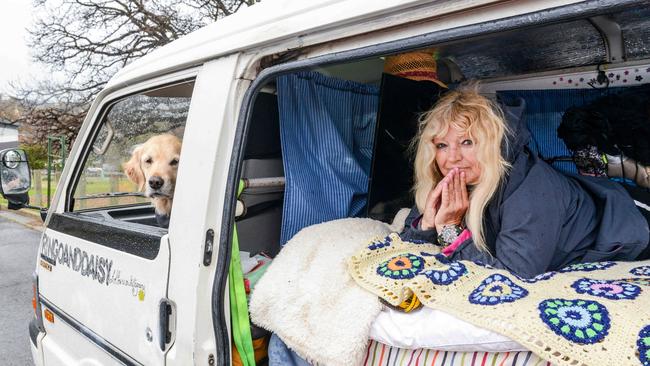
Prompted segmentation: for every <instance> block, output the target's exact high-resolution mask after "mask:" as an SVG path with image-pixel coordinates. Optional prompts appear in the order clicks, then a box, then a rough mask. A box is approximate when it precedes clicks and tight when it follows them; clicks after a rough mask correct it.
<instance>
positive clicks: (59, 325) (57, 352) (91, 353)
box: [35, 318, 124, 366]
mask: <svg viewBox="0 0 650 366" xmlns="http://www.w3.org/2000/svg"><path fill="white" fill-rule="evenodd" d="M54 322H55V324H54V325H53V326H52V327H50V328H49V330H48V332H52V334H51V335H49V334H48V336H46V337H44V338H43V341H42V342H41V345H40V347H39V348H40V349H42V350H43V355H44V358H45V364H46V365H48V366H69V365H79V366H82V365H84V366H111V365H124V363H122V362H120V361H118V360H116V359H115V358H113V357H111V356H110V355H109V354H108V353H106V352H103V351H101V350H99V349H98V348H97V346H96V345H95V344H93V343H92V342H90V341H89V340H88V338H86V337H84V336H82V335H81V334H80V333H79V332H77V330H75V329H74V328H72V327H71V326H70V325H68V324H66V323H65V322H63V321H61V320H60V319H57V318H55V320H54ZM69 344H74V345H75V347H69ZM35 364H36V365H39V363H37V362H35Z"/></svg>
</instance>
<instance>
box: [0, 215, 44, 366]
mask: <svg viewBox="0 0 650 366" xmlns="http://www.w3.org/2000/svg"><path fill="white" fill-rule="evenodd" d="M24 221H27V220H24ZM31 221H32V222H33V220H31ZM32 227H34V225H32ZM40 236H41V233H40V231H38V230H34V229H33V228H31V227H30V226H26V223H25V222H23V220H21V219H20V218H18V217H17V216H16V215H15V214H11V213H7V212H6V211H4V209H3V210H1V211H0V364H2V365H6V366H24V365H33V363H32V355H31V351H30V346H29V342H30V340H29V331H28V330H27V325H28V324H29V321H30V320H31V319H32V316H33V309H32V273H33V272H34V268H35V265H36V252H37V249H38V241H39V240H40Z"/></svg>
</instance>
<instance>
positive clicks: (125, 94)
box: [37, 70, 197, 365]
mask: <svg viewBox="0 0 650 366" xmlns="http://www.w3.org/2000/svg"><path fill="white" fill-rule="evenodd" d="M196 72H197V71H196V70H194V71H189V72H188V71H186V72H183V73H180V74H177V75H172V76H167V77H164V78H160V79H157V80H154V81H149V82H146V83H144V84H142V85H135V86H131V87H129V88H128V89H126V90H121V91H116V92H114V93H112V94H110V95H108V96H107V97H105V98H103V99H102V100H104V101H105V102H103V101H100V103H101V105H99V107H97V108H95V110H97V111H98V112H96V114H95V117H94V120H95V122H92V126H90V127H89V128H88V129H86V130H83V131H86V134H85V136H80V137H79V138H84V139H85V140H84V141H83V142H82V143H81V144H77V145H76V148H75V150H74V151H73V154H74V158H73V159H72V160H71V163H72V164H74V166H73V167H72V168H71V169H67V171H69V172H70V173H69V174H68V176H65V177H64V178H63V182H62V183H61V184H59V187H58V190H62V191H61V192H60V195H65V199H63V198H61V199H60V200H59V202H58V205H56V206H55V207H53V209H52V212H51V213H50V217H49V219H48V224H47V227H46V229H45V231H44V235H43V237H42V242H41V246H40V253H39V258H38V259H37V274H38V286H39V294H40V295H39V300H40V302H41V306H42V309H43V311H44V312H46V317H45V319H46V320H44V327H45V332H46V335H45V337H44V338H43V340H42V349H43V357H44V363H45V364H47V365H71V364H97V365H99V364H101V365H111V364H126V365H163V364H164V363H165V354H166V352H167V351H168V350H169V348H170V347H171V346H172V344H173V342H174V327H175V324H174V319H175V312H176V309H175V305H174V304H173V302H172V301H170V300H168V298H167V287H168V278H169V266H170V244H169V233H168V229H167V228H165V227H161V221H160V220H159V218H157V217H156V213H155V212H154V207H153V206H152V203H151V201H152V200H151V198H152V197H146V196H144V194H143V189H144V188H145V187H144V186H143V185H144V184H147V182H146V181H145V182H134V181H132V179H129V178H128V177H127V175H126V174H125V172H124V167H123V164H124V163H125V162H127V161H129V160H130V159H131V157H132V154H133V153H134V151H136V149H138V146H140V144H142V143H144V142H145V141H146V140H148V139H149V138H150V137H151V136H155V135H159V134H163V133H165V134H172V135H175V136H177V137H179V138H181V139H182V136H183V133H184V127H185V121H186V119H187V115H188V113H189V110H190V103H191V100H192V91H193V87H194V79H193V78H194V76H195V74H196ZM86 123H88V121H87V122H86ZM180 160H181V161H182V154H181V158H180ZM143 163H144V161H143ZM169 163H170V164H173V163H174V162H172V161H170V162H169ZM175 164H176V165H178V164H179V163H178V161H176V162H175ZM181 164H182V163H181ZM61 197H62V196H61ZM48 313H49V314H50V315H51V316H49V315H47V314H48Z"/></svg>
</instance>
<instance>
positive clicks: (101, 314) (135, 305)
mask: <svg viewBox="0 0 650 366" xmlns="http://www.w3.org/2000/svg"><path fill="white" fill-rule="evenodd" d="M129 244H131V245H137V243H129ZM39 267H40V271H39V290H40V296H41V298H43V300H44V301H42V303H43V304H45V308H46V309H47V308H48V304H51V305H52V306H50V308H51V309H50V311H52V312H53V313H54V319H55V321H54V322H53V323H51V322H49V321H46V322H45V331H46V337H45V341H44V342H43V352H44V357H45V362H46V363H47V364H49V362H50V359H49V357H50V356H52V355H54V357H55V358H56V359H59V358H61V359H62V360H63V359H65V360H74V363H77V362H81V361H82V360H83V358H84V357H85V356H83V355H85V354H88V353H80V354H79V355H80V358H79V359H76V358H75V355H77V353H76V352H77V346H76V344H75V343H70V342H68V341H66V342H64V343H57V342H61V341H62V340H64V339H66V338H65V337H62V334H67V333H66V332H68V329H67V328H65V329H66V330H65V331H62V330H61V329H62V327H63V325H64V323H66V320H67V322H68V323H75V322H77V323H79V324H81V325H82V326H83V327H85V328H86V329H87V330H88V334H84V335H83V336H82V335H81V334H79V335H80V336H82V337H84V338H88V337H89V335H91V334H97V335H99V337H100V338H101V339H99V340H97V339H94V340H93V341H94V342H95V343H93V344H95V346H96V347H98V348H105V347H114V348H115V349H117V350H119V351H121V352H123V353H125V354H127V355H130V357H132V358H133V359H134V360H136V361H137V362H139V363H142V364H162V363H163V362H164V353H163V351H162V350H161V349H160V347H159V346H158V345H159V340H160V337H161V331H160V324H159V303H160V301H161V299H164V298H166V292H167V276H166V274H167V272H168V268H169V242H168V238H167V236H164V237H163V238H162V240H161V241H160V249H159V251H158V254H157V256H156V257H155V258H154V259H145V258H142V257H140V256H136V255H132V254H127V253H125V252H123V251H119V250H115V249H113V248H109V247H106V246H103V245H97V244H96V243H93V242H90V241H88V240H84V239H80V238H78V237H76V236H72V235H68V234H66V233H64V232H58V231H55V230H52V229H50V228H46V229H45V231H44V233H43V238H42V240H41V246H40V251H39ZM71 284H74V285H71ZM57 309H65V310H59V311H57ZM57 313H58V315H57ZM116 324H119V326H115V325H116ZM148 336H149V337H152V338H151V340H147V337H148ZM49 337H54V338H56V340H57V342H49V339H48V338H49ZM102 343H103V344H102ZM71 345H75V346H74V347H71ZM50 347H53V349H49V348H50ZM90 354H94V353H90ZM63 355H65V357H64V356H63ZM82 356H83V357H82ZM67 364H70V363H67Z"/></svg>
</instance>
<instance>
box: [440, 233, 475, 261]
mask: <svg viewBox="0 0 650 366" xmlns="http://www.w3.org/2000/svg"><path fill="white" fill-rule="evenodd" d="M471 237H472V232H471V231H469V230H468V229H465V230H463V232H462V233H460V235H458V237H457V238H456V240H454V242H453V243H451V244H449V245H448V246H446V247H445V249H443V250H442V254H444V255H445V256H449V255H450V254H451V253H453V252H454V250H456V248H458V246H459V245H460V244H461V243H462V242H464V241H465V240H467V239H469V238H471Z"/></svg>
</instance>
